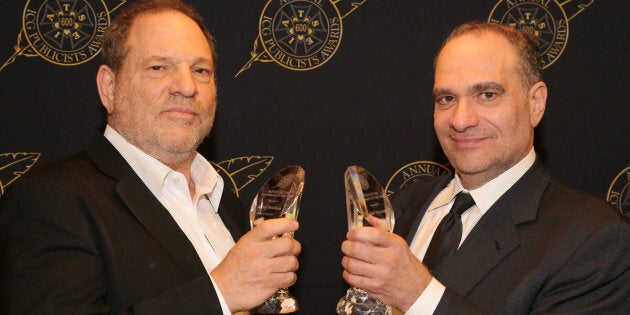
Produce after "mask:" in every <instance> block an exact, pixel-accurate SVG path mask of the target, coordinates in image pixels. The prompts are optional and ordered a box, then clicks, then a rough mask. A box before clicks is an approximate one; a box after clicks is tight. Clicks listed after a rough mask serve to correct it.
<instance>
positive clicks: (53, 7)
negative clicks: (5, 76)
mask: <svg viewBox="0 0 630 315" xmlns="http://www.w3.org/2000/svg"><path fill="white" fill-rule="evenodd" d="M107 1H108V2H112V4H113V9H111V10H108V9H107V5H106V4H105V0H27V1H26V5H25V6H24V11H23V13H22V29H21V30H20V32H19V34H18V38H17V44H16V45H15V46H14V47H13V50H14V53H13V55H12V56H11V57H9V59H8V60H7V61H6V62H5V63H4V64H3V65H2V66H1V67H0V71H2V69H4V68H5V67H6V66H8V65H9V64H11V63H13V62H14V61H15V59H16V58H17V57H18V56H25V57H38V56H39V57H41V58H43V59H44V60H46V61H48V62H50V63H53V64H56V65H60V66H75V65H79V64H82V63H84V62H87V61H89V60H91V59H92V58H94V57H96V56H97V55H98V54H99V52H100V51H101V48H102V39H103V32H104V31H105V29H106V28H107V27H108V26H109V22H110V19H109V15H110V13H111V12H113V11H114V10H116V9H117V8H118V7H120V6H121V5H122V4H124V3H125V2H126V0H107Z"/></svg>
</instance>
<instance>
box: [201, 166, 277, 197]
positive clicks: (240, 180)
mask: <svg viewBox="0 0 630 315" xmlns="http://www.w3.org/2000/svg"><path fill="white" fill-rule="evenodd" d="M272 161H273V156H243V157H236V158H232V159H229V160H226V161H223V162H219V163H214V162H211V163H212V165H213V166H214V167H215V168H216V170H217V172H218V173H219V174H221V175H222V176H221V177H223V179H227V180H229V181H230V183H231V184H232V187H233V189H232V191H233V192H234V194H236V196H237V197H238V195H239V192H240V191H241V189H243V188H244V187H245V186H247V185H249V183H251V182H252V181H254V180H255V179H256V178H258V176H260V174H262V173H263V172H264V171H265V170H266V169H267V168H268V167H269V165H271V162H272Z"/></svg>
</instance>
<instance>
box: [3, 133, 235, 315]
mask: <svg viewBox="0 0 630 315" xmlns="http://www.w3.org/2000/svg"><path fill="white" fill-rule="evenodd" d="M218 211H219V215H220V216H221V219H222V220H223V222H224V223H225V225H226V227H227V228H228V229H229V230H230V232H231V233H232V236H233V237H234V239H235V240H238V239H239V237H240V236H241V235H242V234H243V233H244V231H245V230H246V229H247V217H246V213H244V212H243V211H242V207H241V205H240V202H239V201H238V199H237V198H236V197H235V196H234V195H233V193H231V192H230V191H229V190H228V189H225V191H224V192H223V196H222V198H221V203H220V207H219V210H218ZM0 313H1V314H106V313H111V314H127V313H135V314H222V312H221V307H220V305H219V301H218V298H217V295H216V292H215V291H214V288H213V286H212V283H211V281H210V277H209V276H208V274H207V272H206V271H205V269H204V267H203V264H202V262H201V260H200V258H199V256H198V255H197V253H196V252H195V250H194V248H193V246H192V244H191V243H190V241H189V240H188V239H187V237H186V236H185V234H184V233H183V232H182V231H181V230H180V228H179V227H178V225H177V223H176V222H175V221H174V220H173V218H172V217H171V215H170V214H169V212H168V211H167V210H166V209H165V208H164V207H163V206H162V204H160V202H159V201H158V200H157V199H156V198H155V197H154V196H153V195H152V194H151V192H150V191H149V189H148V188H147V187H146V186H145V185H144V183H143V182H142V180H141V179H140V178H139V177H138V176H137V175H136V174H135V172H134V171H133V170H132V169H131V167H130V166H129V165H128V164H127V162H126V161H125V160H124V159H123V158H122V156H121V155H120V154H119V153H118V151H116V149H115V148H114V147H113V146H112V145H111V144H110V143H109V141H107V140H106V139H105V138H102V139H100V141H99V142H98V143H96V144H95V145H94V146H93V147H92V148H90V149H89V150H88V151H87V152H83V153H79V154H77V155H75V156H73V157H71V158H69V159H67V160H63V161H59V162H55V163H52V164H49V165H47V166H44V167H42V168H39V169H37V170H34V171H32V172H31V173H29V174H28V175H26V176H24V177H22V178H21V179H20V180H19V181H17V182H16V183H15V184H14V185H13V186H11V187H10V188H9V190H8V192H7V193H6V194H5V196H4V197H3V198H2V199H0Z"/></svg>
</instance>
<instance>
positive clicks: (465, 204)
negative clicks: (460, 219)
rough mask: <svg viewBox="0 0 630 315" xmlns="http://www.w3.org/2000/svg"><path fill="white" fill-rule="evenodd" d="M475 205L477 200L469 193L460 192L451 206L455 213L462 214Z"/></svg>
mask: <svg viewBox="0 0 630 315" xmlns="http://www.w3.org/2000/svg"><path fill="white" fill-rule="evenodd" d="M474 205H475V201H474V200H473V198H472V196H471V195H470V194H469V193H465V192H460V193H459V194H457V197H455V202H453V206H452V207H451V212H452V213H454V214H455V215H458V216H461V215H462V213H464V212H466V210H468V209H470V207H472V206H474Z"/></svg>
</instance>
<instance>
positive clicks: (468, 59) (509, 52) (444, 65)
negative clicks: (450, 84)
mask: <svg viewBox="0 0 630 315" xmlns="http://www.w3.org/2000/svg"><path fill="white" fill-rule="evenodd" d="M517 69H518V54H517V52H516V49H515V48H514V47H513V46H512V45H511V44H510V42H508V40H507V39H506V38H504V37H503V36H501V35H499V34H496V33H494V32H490V31H483V32H479V33H466V34H463V35H460V36H458V37H455V38H453V39H451V40H450V41H449V42H448V43H446V45H445V46H444V48H443V49H442V50H441V51H440V54H439V55H438V58H437V62H436V65H435V79H436V84H437V83H439V82H440V81H442V80H443V79H453V80H458V81H464V80H483V81H493V80H498V79H499V78H500V77H505V76H507V75H510V74H514V75H516V74H517Z"/></svg>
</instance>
